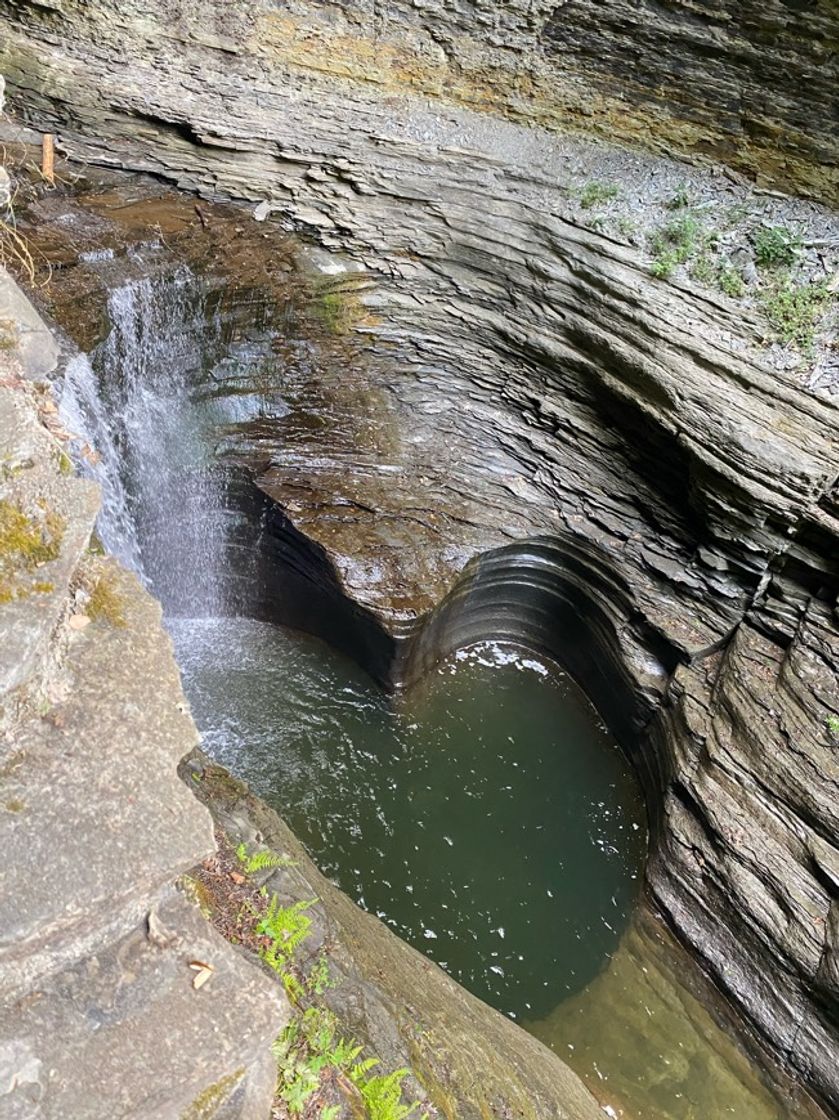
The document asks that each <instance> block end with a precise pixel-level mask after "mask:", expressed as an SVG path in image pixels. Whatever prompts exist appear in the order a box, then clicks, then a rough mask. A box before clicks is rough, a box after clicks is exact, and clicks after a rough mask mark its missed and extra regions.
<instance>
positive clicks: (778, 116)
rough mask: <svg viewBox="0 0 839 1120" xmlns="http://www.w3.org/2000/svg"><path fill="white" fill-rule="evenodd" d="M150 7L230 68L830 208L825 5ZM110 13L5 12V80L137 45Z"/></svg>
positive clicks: (625, 1)
mask: <svg viewBox="0 0 839 1120" xmlns="http://www.w3.org/2000/svg"><path fill="white" fill-rule="evenodd" d="M164 7H165V11H166V15H165V18H166V23H167V27H168V28H169V31H170V34H171V35H172V36H173V39H176V38H183V37H185V38H188V39H190V40H192V41H194V42H197V43H201V44H203V45H204V46H205V47H207V48H209V49H212V50H216V51H221V52H223V53H225V54H227V55H228V56H229V57H231V58H232V57H235V56H236V55H237V54H242V53H244V54H246V55H248V56H250V57H252V58H255V59H258V60H259V61H260V62H261V63H262V64H263V65H264V66H267V67H275V66H277V65H283V66H288V67H292V68H294V69H296V70H298V71H299V72H301V73H302V74H306V73H309V74H312V75H323V74H330V75H333V76H336V77H348V78H352V79H355V80H360V81H363V82H365V83H371V84H373V85H375V86H378V87H380V88H381V89H383V90H399V89H405V88H412V89H414V90H415V91H416V92H418V93H423V94H431V95H433V96H436V97H443V98H445V99H448V100H451V101H454V102H459V103H461V104H467V105H470V106H472V107H474V108H478V109H489V110H492V111H497V112H501V113H505V114H508V115H511V116H513V117H514V118H516V119H519V120H526V121H531V122H536V123H541V124H548V125H551V126H555V125H558V126H559V127H563V128H564V127H568V126H575V127H580V128H582V129H585V130H586V131H588V132H592V131H594V132H600V133H602V134H603V135H604V136H606V137H608V138H609V139H612V140H614V139H618V138H619V139H623V140H628V141H630V142H633V143H640V144H642V145H644V146H646V147H652V148H655V149H657V150H659V151H664V152H682V153H685V154H686V155H688V156H690V157H691V158H699V159H708V158H710V159H713V160H715V161H719V162H723V163H727V164H728V165H729V166H731V167H733V168H737V169H739V170H740V171H743V172H745V173H746V174H748V175H749V176H754V177H756V178H757V180H758V181H759V182H761V183H763V184H764V185H770V186H773V185H774V186H778V187H781V188H783V189H788V190H793V191H797V192H806V193H809V194H812V195H814V196H815V197H819V198H822V199H824V200H826V201H830V200H834V201H835V200H836V198H837V195H838V194H839V168H837V162H839V146H837V139H836V129H835V122H836V119H837V116H839V105H837V93H836V91H837V88H839V66H837V61H836V60H837V57H839V55H837V48H839V14H837V9H836V6H835V4H834V3H833V2H832V0H816V2H815V3H813V4H809V5H805V6H802V5H794V4H790V3H788V2H785V0H765V2H762V3H761V2H758V0H748V2H745V3H744V2H741V0H701V2H700V3H690V2H686V0H641V2H640V3H639V2H632V0H620V2H617V3H608V4H606V3H603V0H563V2H560V3H557V0H513V2H508V3H499V2H498V0H458V2H455V3H450V2H448V0H423V2H421V3H420V2H417V0H387V2H382V0H378V2H376V0H365V2H363V3H355V2H354V0H332V2H329V3H326V2H324V0H285V2H282V3H276V2H270V0H260V2H259V3H258V4H252V5H248V6H247V7H244V8H236V9H235V10H231V8H230V6H228V5H225V6H224V10H223V12H222V9H221V8H218V9H212V8H210V9H209V10H208V8H207V6H206V5H203V6H200V7H199V6H196V5H194V4H191V3H188V2H175V0H169V2H168V3H166V4H165V5H164ZM112 8H113V5H109V4H107V3H104V2H102V0H97V3H94V4H86V5H80V4H64V5H59V4H52V3H46V4H44V3H42V2H40V0H39V2H37V3H33V2H28V0H12V3H11V13H10V19H11V21H12V25H14V24H19V26H20V27H21V28H22V29H23V32H24V34H23V36H22V37H21V39H20V41H19V43H18V44H16V41H15V40H16V37H15V36H14V35H13V36H12V37H11V39H10V41H9V42H8V43H7V46H6V57H5V59H4V60H3V63H2V65H3V66H4V67H6V69H7V73H9V75H10V77H11V78H12V79H14V80H16V81H20V80H24V79H25V80H24V84H29V83H32V82H33V81H34V82H36V83H39V82H40V83H41V84H42V87H43V89H44V92H49V81H47V74H48V71H49V69H50V66H51V61H50V58H49V55H48V54H45V53H43V52H39V51H37V50H36V51H35V52H34V53H33V55H32V57H31V58H27V57H26V53H27V44H26V34H27V32H30V31H31V32H34V35H35V40H37V37H38V36H39V35H43V36H45V37H46V39H47V41H49V39H50V38H51V37H53V36H57V37H58V38H63V39H65V40H66V39H68V38H70V39H72V37H73V36H74V35H75V34H81V35H85V34H86V33H87V32H86V30H85V29H86V28H88V29H92V28H94V27H97V28H99V29H100V30H101V28H102V26H103V25H106V26H107V29H108V31H109V32H112V33H114V34H120V33H121V31H123V32H124V33H125V41H127V42H130V41H132V40H134V39H135V38H136V39H137V40H138V41H141V40H142V39H143V37H144V36H145V35H146V34H147V32H148V30H149V28H150V27H151V26H152V24H151V22H150V18H149V14H148V13H147V12H145V11H144V10H143V9H142V6H136V7H135V6H134V5H131V4H121V5H119V9H118V13H119V14H118V16H117V15H116V14H115V12H114V11H111V9H112ZM98 33H99V32H98V31H97V34H98ZM35 40H33V42H34V41H35ZM18 51H19V52H20V53H18ZM39 75H40V77H39ZM68 78H69V75H68V76H66V78H65V80H67V79H68ZM62 84H63V83H61V82H59V86H58V88H59V89H60V88H61V87H62Z"/></svg>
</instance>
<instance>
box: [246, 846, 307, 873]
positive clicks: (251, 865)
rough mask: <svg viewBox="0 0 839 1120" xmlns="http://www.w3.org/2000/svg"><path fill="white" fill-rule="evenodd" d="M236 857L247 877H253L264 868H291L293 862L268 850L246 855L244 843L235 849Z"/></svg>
mask: <svg viewBox="0 0 839 1120" xmlns="http://www.w3.org/2000/svg"><path fill="white" fill-rule="evenodd" d="M236 856H237V858H238V860H239V862H240V863H241V864H242V866H243V867H244V869H245V871H246V872H247V874H248V875H254V874H255V873H256V872H257V871H264V870H265V868H266V867H292V866H293V865H294V860H291V859H287V858H286V857H285V856H281V855H278V854H277V853H276V852H272V851H271V849H270V848H264V849H263V850H262V851H261V852H253V853H251V854H248V847H247V844H245V843H244V842H243V843H241V844H240V845H239V847H238V848H237V849H236Z"/></svg>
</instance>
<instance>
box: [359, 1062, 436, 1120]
mask: <svg viewBox="0 0 839 1120" xmlns="http://www.w3.org/2000/svg"><path fill="white" fill-rule="evenodd" d="M371 1064H375V1059H372V1061H371V1060H370V1059H368V1061H367V1062H362V1063H359V1065H358V1066H356V1067H355V1070H353V1071H352V1072H351V1073H350V1077H352V1079H353V1081H354V1082H355V1084H356V1085H357V1086H358V1090H359V1092H360V1093H361V1097H362V1100H363V1101H364V1104H365V1106H366V1108H367V1114H368V1116H369V1117H370V1120H407V1117H409V1116H413V1115H414V1114H415V1113H416V1111H417V1110H418V1108H419V1105H418V1104H416V1103H414V1104H404V1103H403V1101H402V1082H403V1081H404V1080H405V1078H406V1077H407V1076H408V1072H409V1071H408V1070H407V1069H397V1070H394V1071H393V1073H386V1074H377V1075H376V1076H374V1077H367V1076H366V1070H365V1071H364V1072H362V1073H359V1074H356V1070H360V1069H362V1068H363V1067H365V1066H366V1067H367V1069H369V1068H370V1067H371Z"/></svg>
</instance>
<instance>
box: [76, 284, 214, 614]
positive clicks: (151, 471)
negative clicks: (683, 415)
mask: <svg viewBox="0 0 839 1120" xmlns="http://www.w3.org/2000/svg"><path fill="white" fill-rule="evenodd" d="M144 271H146V272H148V268H146V269H145V270H144ZM107 312H108V319H109V322H110V331H109V333H108V335H107V337H106V338H105V339H104V340H103V341H102V342H101V343H100V344H99V345H98V346H97V347H96V348H95V349H94V350H93V351H91V353H90V354H77V355H75V356H74V357H73V358H71V359H70V361H69V362H68V364H67V367H66V370H65V376H64V385H63V390H62V394H61V412H62V415H63V418H64V422H65V424H66V426H67V427H68V429H69V430H70V431H72V432H73V433H74V434H75V435H76V436H78V444H77V449H78V450H79V451H80V455H79V463H80V467H81V469H82V470H83V471H84V472H85V473H86V474H88V475H91V476H93V477H94V478H96V479H97V480H98V481H99V483H100V484H101V486H102V494H103V505H102V512H101V514H100V517H99V522H98V533H99V536H100V539H101V541H102V543H103V545H104V546H105V548H106V549H107V550H108V551H109V552H111V553H113V554H114V555H115V556H117V557H118V558H119V559H120V560H121V561H122V562H123V563H124V564H126V565H128V566H129V567H130V568H132V569H134V571H136V572H137V573H138V574H139V575H140V577H141V578H142V579H143V580H144V582H145V583H146V585H147V586H148V587H149V588H150V590H151V591H152V592H153V593H154V594H155V595H156V596H157V597H158V598H159V599H160V600H161V601H162V603H163V605H164V609H165V610H166V612H167V614H175V615H187V616H190V617H197V616H206V615H214V614H220V613H225V612H224V588H223V575H224V557H223V553H224V548H225V543H226V536H227V533H228V529H229V521H230V517H229V512H228V511H227V510H226V508H225V497H226V493H225V492H226V479H225V475H224V472H223V471H222V470H221V469H220V467H219V464H218V462H217V461H216V460H215V458H214V452H215V443H216V433H217V431H218V427H219V424H220V423H224V422H225V421H227V422H229V420H230V419H231V417H230V415H229V412H230V408H229V407H228V408H227V409H225V402H224V400H223V398H220V397H219V396H218V395H213V394H209V393H207V392H206V383H207V380H208V374H209V375H211V374H212V370H213V367H214V365H216V364H218V363H219V361H220V360H221V359H222V357H223V355H224V344H223V341H222V334H223V330H222V323H221V320H220V317H219V316H218V315H217V314H213V313H210V312H209V310H208V299H207V287H206V285H204V284H202V283H201V282H200V281H199V280H198V279H197V278H196V277H195V275H194V274H193V273H192V272H191V271H190V269H188V268H187V267H185V266H183V265H181V266H178V267H176V268H174V269H170V270H168V271H160V270H157V271H153V272H152V274H151V275H143V276H141V277H139V278H132V279H130V280H128V281H124V282H121V283H119V285H118V286H116V287H114V288H113V289H112V291H111V293H110V296H109V299H108V305H107ZM84 444H87V445H88V446H89V448H91V449H92V451H89V450H87V449H85V448H84V446H83V445H84Z"/></svg>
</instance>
